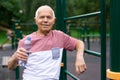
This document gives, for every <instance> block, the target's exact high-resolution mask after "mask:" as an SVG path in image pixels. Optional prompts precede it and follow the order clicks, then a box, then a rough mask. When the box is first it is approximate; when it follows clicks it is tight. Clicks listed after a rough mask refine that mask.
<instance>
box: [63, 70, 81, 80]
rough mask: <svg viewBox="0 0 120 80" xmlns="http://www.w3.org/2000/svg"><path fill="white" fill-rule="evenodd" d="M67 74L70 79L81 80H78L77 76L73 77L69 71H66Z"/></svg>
mask: <svg viewBox="0 0 120 80" xmlns="http://www.w3.org/2000/svg"><path fill="white" fill-rule="evenodd" d="M65 73H66V74H67V75H69V76H70V77H72V78H73V79H74V80H80V79H79V78H77V77H76V76H75V75H73V74H72V73H70V72H69V71H67V70H65Z"/></svg>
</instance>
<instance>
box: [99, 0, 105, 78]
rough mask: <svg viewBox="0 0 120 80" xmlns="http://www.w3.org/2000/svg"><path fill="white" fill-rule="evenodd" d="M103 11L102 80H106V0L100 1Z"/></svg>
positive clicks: (101, 17)
mask: <svg viewBox="0 0 120 80" xmlns="http://www.w3.org/2000/svg"><path fill="white" fill-rule="evenodd" d="M100 6H101V7H100V9H101V15H100V19H101V26H100V27H101V80H106V0H100Z"/></svg>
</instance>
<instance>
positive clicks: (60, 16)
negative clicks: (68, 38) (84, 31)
mask: <svg viewBox="0 0 120 80" xmlns="http://www.w3.org/2000/svg"><path fill="white" fill-rule="evenodd" d="M65 1H66V0H56V18H57V21H56V28H57V29H59V30H61V31H63V32H65V33H66V23H65V21H64V17H65V10H66V9H65V8H66V5H65V4H66V2H65ZM66 58H67V57H66V51H65V50H64V51H63V58H62V63H63V65H64V66H62V67H61V73H60V80H67V75H66V73H65V70H66V69H67V66H66Z"/></svg>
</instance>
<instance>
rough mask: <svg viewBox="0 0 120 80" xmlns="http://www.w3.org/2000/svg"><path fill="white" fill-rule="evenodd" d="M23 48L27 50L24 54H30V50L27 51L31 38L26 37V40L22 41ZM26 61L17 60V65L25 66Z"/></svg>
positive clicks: (29, 47)
mask: <svg viewBox="0 0 120 80" xmlns="http://www.w3.org/2000/svg"><path fill="white" fill-rule="evenodd" d="M23 48H25V49H26V50H27V52H26V54H28V55H29V54H30V53H31V52H30V51H29V50H30V49H31V38H30V37H27V38H26V40H25V41H24V44H23ZM25 64H26V62H25V61H22V60H19V65H20V66H25Z"/></svg>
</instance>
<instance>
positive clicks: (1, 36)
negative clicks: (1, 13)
mask: <svg viewBox="0 0 120 80" xmlns="http://www.w3.org/2000/svg"><path fill="white" fill-rule="evenodd" d="M6 39H7V35H6V32H5V31H2V30H0V44H1V43H2V42H4V41H5V40H6Z"/></svg>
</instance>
